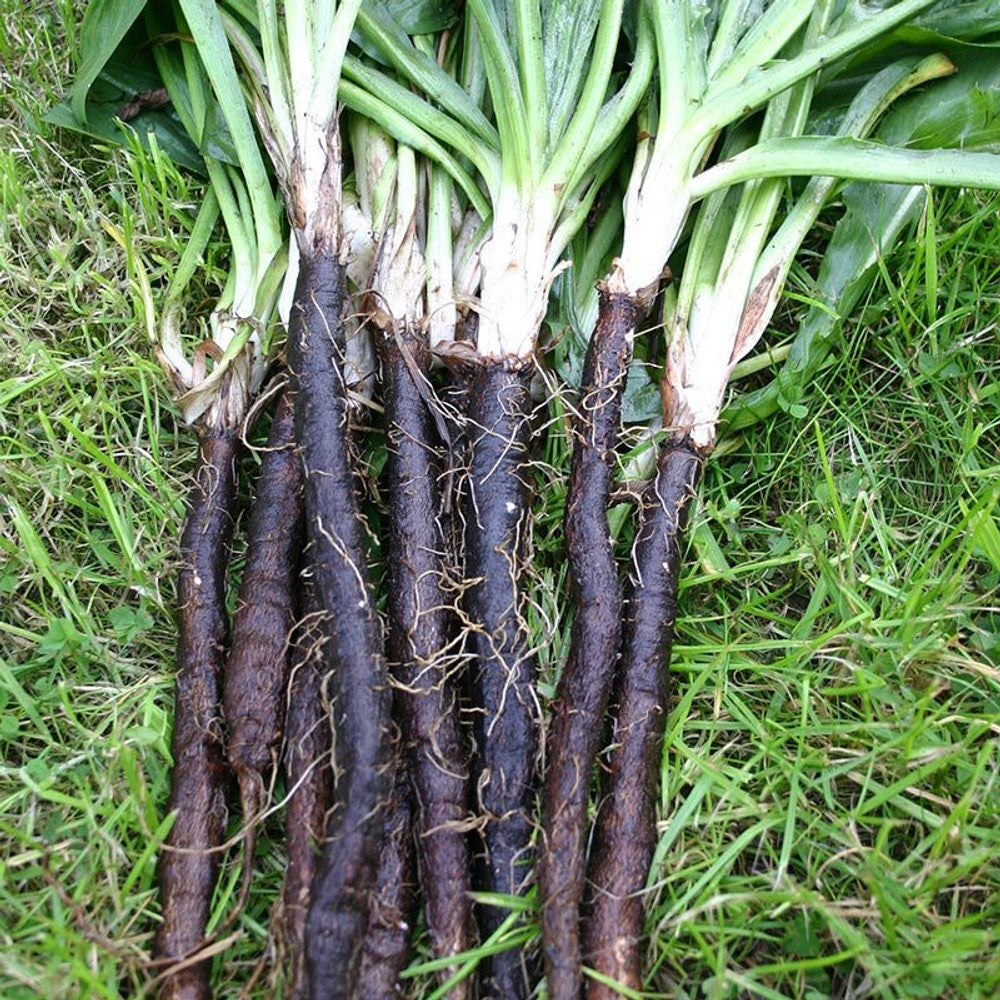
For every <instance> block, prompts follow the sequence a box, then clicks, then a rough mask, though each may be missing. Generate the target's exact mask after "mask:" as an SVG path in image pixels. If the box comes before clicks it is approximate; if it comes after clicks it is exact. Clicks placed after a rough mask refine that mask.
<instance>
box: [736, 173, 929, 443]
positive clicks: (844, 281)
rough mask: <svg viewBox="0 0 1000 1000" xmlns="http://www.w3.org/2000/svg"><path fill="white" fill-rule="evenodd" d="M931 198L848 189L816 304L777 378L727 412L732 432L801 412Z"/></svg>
mask: <svg viewBox="0 0 1000 1000" xmlns="http://www.w3.org/2000/svg"><path fill="white" fill-rule="evenodd" d="M925 198H926V191H925V189H924V188H922V187H905V186H901V185H897V184H891V185H886V184H879V185H873V184H855V185H851V186H850V187H848V188H847V189H845V191H844V194H843V200H844V203H845V205H846V206H847V211H846V212H845V214H844V216H843V218H842V219H841V220H840V222H838V223H837V226H836V228H835V229H834V231H833V236H832V237H831V238H830V242H829V244H828V245H827V248H826V251H825V253H824V254H823V264H822V266H821V268H820V272H819V275H818V277H817V279H816V291H815V293H814V294H815V298H816V300H817V301H816V304H815V305H813V306H812V307H811V308H810V309H809V311H808V312H807V313H806V315H805V317H804V319H803V320H802V322H801V323H800V325H799V329H798V332H797V334H796V336H795V340H794V341H793V343H792V347H791V352H790V353H789V355H788V358H787V360H786V361H785V364H784V366H783V368H782V370H781V371H780V372H779V373H778V375H777V377H776V378H775V379H774V380H773V381H772V382H770V383H768V384H767V385H766V386H763V387H762V388H760V389H757V390H755V391H754V392H750V393H747V394H746V395H743V396H740V397H738V398H737V399H736V400H735V401H734V402H733V403H732V404H730V406H729V407H728V408H727V409H726V410H725V411H724V412H723V415H722V423H723V424H724V426H725V428H726V430H727V431H730V432H733V431H737V430H742V429H743V428H745V427H749V426H751V425H752V424H755V423H757V422H758V421H760V420H764V419H766V418H767V417H769V416H771V415H772V414H774V413H776V412H777V411H778V410H779V409H782V408H784V409H786V410H789V409H790V410H792V412H797V411H796V407H799V405H800V404H799V400H800V399H801V398H802V395H803V392H804V389H805V386H806V384H807V383H808V382H809V380H810V379H811V378H812V377H813V376H814V375H815V374H816V372H817V371H819V369H820V367H821V366H822V364H823V361H824V360H825V359H826V357H827V355H828V354H829V352H830V350H831V348H832V347H833V342H834V338H835V336H836V334H837V332H838V331H839V329H840V324H841V323H842V322H843V319H844V317H846V316H848V315H850V313H851V312H852V311H853V310H854V308H855V306H856V305H857V304H858V302H859V301H860V300H861V298H862V296H863V295H864V294H865V292H866V291H867V290H868V288H869V287H870V286H871V283H872V281H873V279H874V277H875V274H876V273H877V265H878V261H879V260H880V259H881V258H882V257H883V256H885V254H887V253H888V252H889V250H890V249H891V248H892V247H893V246H894V245H895V244H896V241H897V240H898V239H899V237H900V234H901V233H902V232H904V231H905V230H906V229H907V228H908V226H910V225H911V224H912V223H913V222H914V221H915V220H916V219H917V217H918V216H919V214H920V211H921V209H922V208H923V205H924V200H925ZM803 413H804V411H803Z"/></svg>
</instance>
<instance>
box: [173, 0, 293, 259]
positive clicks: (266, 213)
mask: <svg viewBox="0 0 1000 1000" xmlns="http://www.w3.org/2000/svg"><path fill="white" fill-rule="evenodd" d="M179 3H180V6H181V9H182V10H183V11H184V18H185V20H186V21H187V23H188V27H189V28H190V30H191V34H192V36H193V38H194V43H195V45H196V47H197V49H198V54H199V55H200V56H201V61H202V64H203V65H204V67H205V72H206V73H207V74H208V78H209V79H210V80H211V81H212V89H213V91H214V92H215V96H216V99H217V100H218V102H219V107H220V109H221V112H222V116H223V118H224V119H225V122H226V125H227V127H228V129H229V133H230V135H231V136H232V140H233V145H234V146H235V147H236V154H237V156H238V158H239V161H240V168H241V170H242V171H243V176H244V180H245V183H246V188H247V192H248V194H249V196H250V201H251V203H252V205H253V215H254V229H255V231H256V236H257V242H258V247H257V250H258V254H259V258H258V259H259V263H260V265H261V266H263V267H266V265H267V263H269V262H270V259H271V258H272V257H273V256H274V255H275V254H276V253H277V252H278V249H279V247H280V246H281V235H280V231H279V228H278V221H277V215H276V210H275V200H274V192H273V189H272V187H271V181H270V178H269V177H268V172H267V168H266V167H265V165H264V158H263V155H262V154H261V151H260V146H259V145H258V144H257V137H256V135H255V133H254V126H253V122H252V121H251V119H250V112H249V110H248V108H247V105H246V99H245V98H244V95H243V89H242V87H241V85H240V81H239V77H238V75H237V72H236V65H235V63H234V62H233V54H232V51H231V49H230V47H229V40H228V38H227V37H226V29H225V27H224V25H223V21H222V16H221V13H220V11H219V8H218V6H217V5H216V3H215V2H214V0H179Z"/></svg>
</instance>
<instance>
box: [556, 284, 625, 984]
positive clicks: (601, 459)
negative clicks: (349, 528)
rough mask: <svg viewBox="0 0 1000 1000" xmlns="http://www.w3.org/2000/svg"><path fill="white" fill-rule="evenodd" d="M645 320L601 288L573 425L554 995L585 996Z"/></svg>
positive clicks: (559, 719) (559, 720)
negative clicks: (620, 499)
mask: <svg viewBox="0 0 1000 1000" xmlns="http://www.w3.org/2000/svg"><path fill="white" fill-rule="evenodd" d="M637 318H638V310H637V307H636V304H635V302H634V300H633V299H632V298H630V297H629V296H626V295H622V294H609V293H608V292H607V291H605V290H603V289H602V291H601V297H600V313H599V316H598V322H597V327H596V329H595V331H594V334H593V336H592V337H591V340H590V344H589V346H588V348H587V357H586V361H585V363H584V368H583V379H582V383H581V386H580V400H579V404H578V408H577V418H576V426H575V428H574V431H575V437H574V443H573V463H572V468H571V473H570V481H569V492H568V495H567V498H566V549H567V552H568V555H569V562H570V569H571V572H572V579H573V589H574V596H575V598H576V601H575V603H576V615H575V617H574V619H573V631H572V636H571V640H570V652H569V659H568V661H567V663H566V666H565V668H564V669H563V673H562V677H561V678H560V681H559V689H558V692H557V695H556V702H555V707H554V715H553V719H552V722H551V724H550V729H549V734H548V739H547V743H546V748H547V751H548V752H547V756H548V773H547V775H546V778H545V785H544V789H543V792H542V844H543V850H542V852H541V854H540V857H539V862H538V881H539V888H540V890H541V897H542V914H541V916H542V942H543V950H544V955H545V972H546V981H547V983H548V988H549V996H550V997H551V1000H577V998H578V997H579V995H580V987H581V971H580V930H579V921H580V904H581V901H582V899H583V887H584V875H585V865H586V863H585V857H584V842H585V830H586V821H587V799H588V794H589V792H590V775H591V771H592V769H593V766H594V762H595V759H596V757H597V750H598V744H599V740H600V735H601V732H602V729H603V725H602V720H603V718H604V711H605V709H606V707H607V702H608V695H609V693H610V690H611V681H612V678H613V676H614V666H615V661H616V659H617V658H618V648H619V644H620V640H621V612H622V597H621V586H620V584H619V581H618V568H617V565H616V563H615V557H614V549H613V545H612V539H611V536H610V533H609V531H608V503H609V500H610V492H611V484H612V478H613V471H614V470H613V465H612V463H613V460H614V447H615V441H616V438H617V436H618V431H619V427H620V423H621V406H622V390H623V387H624V384H625V378H626V375H627V374H628V365H629V360H630V358H631V355H632V350H631V346H632V337H633V336H634V334H635V324H636V320H637Z"/></svg>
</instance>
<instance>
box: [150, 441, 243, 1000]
mask: <svg viewBox="0 0 1000 1000" xmlns="http://www.w3.org/2000/svg"><path fill="white" fill-rule="evenodd" d="M236 454H237V440H236V434H235V433H234V432H233V431H221V432H205V433H203V434H202V436H201V439H200V442H199V448H198V465H197V469H196V471H195V484H194V488H193V489H192V491H191V500H190V507H189V509H188V515H187V521H186V523H185V526H184V533H183V536H182V538H181V559H182V563H181V571H180V578H179V581H178V597H179V607H180V640H179V644H178V651H177V702H176V713H175V716H174V735H173V744H172V746H173V757H174V769H173V772H172V774H171V785H170V801H169V803H168V806H167V809H168V811H170V812H176V814H177V818H176V819H175V821H174V825H173V827H172V828H171V830H170V834H169V836H168V837H167V841H166V843H165V845H164V850H163V853H162V854H161V856H160V861H159V883H160V899H161V906H162V911H163V922H162V923H161V924H160V927H159V930H158V931H157V935H156V941H155V945H154V952H155V955H156V957H157V959H160V960H163V959H167V960H172V961H175V962H177V963H178V968H177V971H176V972H172V973H168V974H166V975H165V977H164V980H163V985H162V987H161V990H160V996H161V998H162V1000H207V998H208V997H210V996H211V989H210V986H209V972H210V968H211V961H210V960H201V961H196V962H192V963H189V964H183V965H181V964H180V963H183V962H184V960H185V958H186V957H188V956H190V955H192V954H194V953H195V952H196V951H198V950H199V949H200V948H201V947H202V945H203V944H204V935H205V927H206V925H207V923H208V916H209V906H210V902H211V897H212V889H213V886H214V884H215V877H216V874H217V872H218V867H219V854H218V851H217V848H218V846H219V845H220V844H221V842H222V838H223V835H224V833H225V827H226V801H225V778H226V767H225V761H224V758H223V752H222V718H221V712H220V708H219V684H220V678H221V675H222V669H223V664H224V662H225V655H226V654H225V642H226V612H225V607H226V605H225V573H226V564H227V562H228V558H229V542H230V538H231V535H232V527H233V517H232V508H233V503H234V500H235V495H236V469H235V461H236Z"/></svg>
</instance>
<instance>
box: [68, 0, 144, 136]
mask: <svg viewBox="0 0 1000 1000" xmlns="http://www.w3.org/2000/svg"><path fill="white" fill-rule="evenodd" d="M145 6H146V0H91V2H90V3H89V4H88V5H87V10H86V13H85V14H84V15H83V23H82V24H81V25H80V68H79V70H78V71H77V75H76V79H75V80H74V81H73V87H72V89H71V90H70V95H69V100H70V107H71V109H72V112H73V114H74V115H75V116H76V119H77V122H78V123H79V124H80V125H83V124H85V123H86V120H87V94H88V93H89V91H90V88H91V86H93V84H94V81H95V80H97V78H98V77H99V76H100V74H101V71H102V70H103V69H104V67H105V65H106V64H107V62H108V60H109V59H110V58H111V56H112V55H113V54H114V52H115V50H116V49H117V48H118V46H119V44H120V43H121V41H122V39H123V38H124V37H125V35H126V34H127V33H128V30H129V28H131V27H132V25H133V24H134V23H135V21H136V19H137V18H138V17H139V15H140V14H141V13H142V9H143V7H145Z"/></svg>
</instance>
